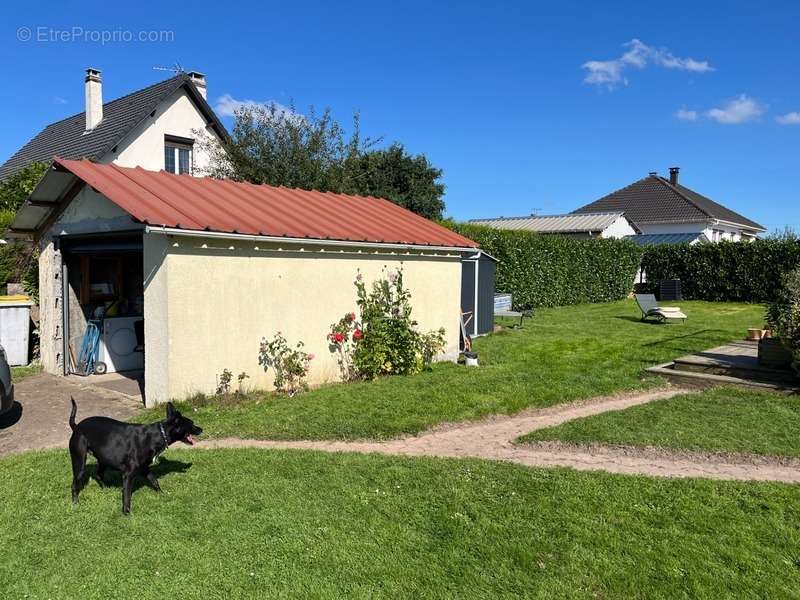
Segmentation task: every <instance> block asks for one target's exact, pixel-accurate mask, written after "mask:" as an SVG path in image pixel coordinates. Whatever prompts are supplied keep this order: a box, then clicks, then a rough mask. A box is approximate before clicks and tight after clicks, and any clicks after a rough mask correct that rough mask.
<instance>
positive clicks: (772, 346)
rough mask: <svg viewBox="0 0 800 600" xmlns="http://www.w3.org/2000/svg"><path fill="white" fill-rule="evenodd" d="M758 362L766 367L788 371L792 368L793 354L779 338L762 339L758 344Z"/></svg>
mask: <svg viewBox="0 0 800 600" xmlns="http://www.w3.org/2000/svg"><path fill="white" fill-rule="evenodd" d="M758 362H759V364H761V365H764V366H765V367H772V368H776V369H788V368H791V366H792V353H791V352H789V351H788V350H787V349H786V348H785V347H784V345H783V344H781V341H780V339H779V338H773V337H762V338H761V340H759V342H758Z"/></svg>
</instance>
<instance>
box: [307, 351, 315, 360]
mask: <svg viewBox="0 0 800 600" xmlns="http://www.w3.org/2000/svg"><path fill="white" fill-rule="evenodd" d="M314 356H315V354H314V353H313V352H312V353H311V354H309V355H308V356H306V360H314Z"/></svg>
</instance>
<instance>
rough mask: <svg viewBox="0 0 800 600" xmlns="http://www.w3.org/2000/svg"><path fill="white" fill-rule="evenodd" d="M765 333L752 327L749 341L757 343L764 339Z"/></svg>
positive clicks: (748, 335)
mask: <svg viewBox="0 0 800 600" xmlns="http://www.w3.org/2000/svg"><path fill="white" fill-rule="evenodd" d="M763 333H764V330H763V329H757V328H755V327H751V328H750V329H748V330H747V339H748V340H752V341H754V342H757V341H758V340H760V339H761V338H762V337H764V336H763Z"/></svg>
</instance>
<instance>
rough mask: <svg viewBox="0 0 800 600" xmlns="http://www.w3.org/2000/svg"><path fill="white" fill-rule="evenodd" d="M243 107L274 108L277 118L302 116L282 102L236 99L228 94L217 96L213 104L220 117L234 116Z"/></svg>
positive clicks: (265, 109) (269, 109) (270, 109)
mask: <svg viewBox="0 0 800 600" xmlns="http://www.w3.org/2000/svg"><path fill="white" fill-rule="evenodd" d="M243 108H249V109H256V110H263V111H267V112H270V111H272V110H274V111H275V116H277V117H279V118H295V117H297V118H302V117H301V116H300V115H298V114H297V113H295V112H294V111H293V110H292V109H291V108H289V107H288V106H284V105H283V104H279V103H277V102H273V101H263V102H260V101H258V100H238V99H236V98H234V97H233V96H231V95H230V94H223V95H222V96H220V97H219V98H217V103H216V104H215V105H214V111H215V112H216V113H217V114H218V115H220V116H222V117H234V116H236V111H237V110H240V109H243Z"/></svg>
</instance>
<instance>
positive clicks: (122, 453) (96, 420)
mask: <svg viewBox="0 0 800 600" xmlns="http://www.w3.org/2000/svg"><path fill="white" fill-rule="evenodd" d="M70 400H72V412H71V413H70V415H69V426H70V427H71V428H72V437H70V438H69V453H70V456H71V458H72V501H73V502H78V494H79V493H80V491H81V489H82V488H83V479H84V475H85V474H86V453H87V452H90V453H91V454H93V455H94V457H95V458H96V459H97V482H98V483H99V484H100V485H103V483H104V482H103V473H104V471H105V469H106V467H109V468H112V469H117V470H118V471H121V472H122V512H123V513H124V514H126V515H127V514H128V513H130V511H131V491H132V489H133V478H134V477H136V475H141V476H142V477H144V478H145V479H146V480H147V483H148V485H149V486H150V487H151V488H153V489H154V490H156V491H157V492H160V491H161V488H160V487H159V485H158V481H156V478H155V476H154V475H153V473H152V472H151V471H150V465H151V464H152V463H153V460H154V459H155V458H156V457H157V456H158V455H159V454H161V453H162V452H163V451H164V450H166V449H167V447H169V445H170V444H172V443H173V442H178V441H180V442H183V443H184V444H189V445H191V444H194V439H192V436H193V435H200V434H201V433H203V430H202V429H200V428H199V427H197V426H196V425H195V424H194V423H193V422H192V421H191V419H187V418H186V417H184V416H183V415H181V413H179V412H178V411H177V410H175V407H174V406H172V402H167V418H166V419H165V420H163V421H159V422H158V423H153V424H151V425H132V424H130V423H123V422H122V421H116V420H114V419H109V418H108V417H89V418H88V419H84V420H83V421H81V422H80V423H78V424H77V425H76V424H75V415H76V413H77V412H78V406H77V405H76V404H75V400H74V398H70Z"/></svg>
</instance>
